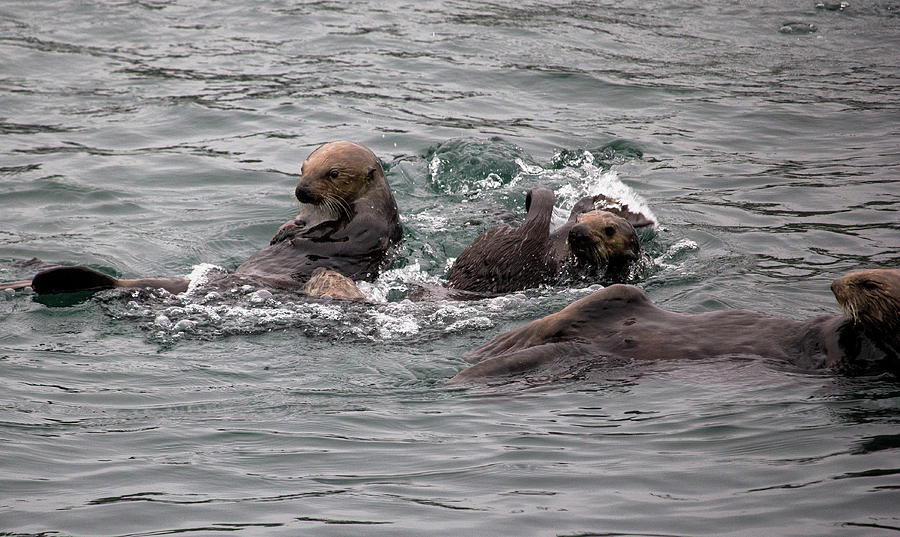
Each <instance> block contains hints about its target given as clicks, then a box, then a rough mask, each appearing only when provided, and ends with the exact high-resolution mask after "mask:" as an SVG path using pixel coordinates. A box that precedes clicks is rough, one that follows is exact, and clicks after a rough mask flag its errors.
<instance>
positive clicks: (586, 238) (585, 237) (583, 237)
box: [569, 224, 593, 243]
mask: <svg viewBox="0 0 900 537" xmlns="http://www.w3.org/2000/svg"><path fill="white" fill-rule="evenodd" d="M569 240H570V241H572V242H574V243H585V242H591V241H592V240H593V239H592V238H591V229H590V228H589V227H588V226H584V225H580V224H579V225H576V226H574V227H573V228H572V229H570V230H569Z"/></svg>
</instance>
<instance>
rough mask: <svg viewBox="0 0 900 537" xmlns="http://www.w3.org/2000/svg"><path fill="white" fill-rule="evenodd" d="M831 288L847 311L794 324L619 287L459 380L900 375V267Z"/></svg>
mask: <svg viewBox="0 0 900 537" xmlns="http://www.w3.org/2000/svg"><path fill="white" fill-rule="evenodd" d="M831 289H832V291H833V293H834V295H835V297H836V298H837V301H838V303H839V304H840V306H841V308H842V310H843V312H844V313H843V315H822V316H818V317H815V318H812V319H809V320H807V321H794V320H791V319H782V318H778V317H774V316H771V315H768V314H765V313H758V312H754V311H747V310H720V311H709V312H705V313H679V312H673V311H667V310H663V309H660V308H658V307H657V306H655V305H654V304H653V303H652V302H651V301H650V299H649V298H648V297H647V295H646V294H645V293H644V291H642V290H641V289H639V288H637V287H634V286H630V285H620V284H619V285H612V286H610V287H606V288H604V289H601V290H599V291H596V292H594V293H592V294H590V295H588V296H586V297H584V298H581V299H579V300H577V301H575V302H573V303H572V304H569V305H568V306H566V307H565V308H563V309H562V310H561V311H559V312H557V313H553V314H551V315H548V316H546V317H543V318H541V319H538V320H536V321H532V322H530V323H528V324H526V325H525V326H522V327H520V328H517V329H514V330H511V331H509V332H506V333H505V334H501V335H499V336H497V337H496V338H494V339H493V340H492V341H490V342H488V343H486V344H485V345H482V346H481V347H479V348H477V349H475V350H473V351H470V352H469V353H467V354H466V355H464V356H463V359H464V360H466V361H468V362H470V363H474V364H475V365H472V366H470V367H468V368H466V369H464V370H463V371H461V372H460V373H459V374H457V375H456V376H455V377H453V378H452V379H451V382H453V383H461V382H466V381H473V380H477V379H483V378H486V377H493V376H498V375H509V374H515V373H522V372H526V371H530V370H533V369H536V368H541V367H545V366H552V365H559V364H566V363H569V364H570V365H575V364H586V363H590V362H592V361H601V360H605V359H625V360H648V359H649V360H673V359H704V358H712V357H717V356H760V357H764V358H770V359H777V360H781V361H785V362H790V363H793V364H795V365H797V366H798V367H801V368H803V369H810V370H812V369H831V370H833V371H836V372H839V373H844V374H848V375H861V374H873V373H885V372H887V373H892V374H893V375H895V376H900V270H898V269H873V270H862V271H858V272H853V273H850V274H847V275H845V276H843V277H841V278H838V279H836V280H834V282H833V283H832V286H831ZM567 361H568V362H567Z"/></svg>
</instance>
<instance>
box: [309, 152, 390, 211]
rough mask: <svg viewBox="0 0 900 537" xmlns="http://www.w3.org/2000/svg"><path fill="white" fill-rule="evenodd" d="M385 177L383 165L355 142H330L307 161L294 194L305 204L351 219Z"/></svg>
mask: <svg viewBox="0 0 900 537" xmlns="http://www.w3.org/2000/svg"><path fill="white" fill-rule="evenodd" d="M383 177H384V170H383V169H382V168H381V163H380V162H379V161H378V159H377V158H376V157H375V155H374V154H373V153H372V152H371V151H370V150H368V149H367V148H365V147H363V146H361V145H359V144H355V143H353V142H329V143H327V144H325V145H322V146H320V147H319V148H318V149H316V150H315V151H313V152H312V153H310V155H309V157H307V158H306V161H305V162H304V163H303V165H302V166H301V167H300V183H299V184H298V185H297V188H296V190H295V191H294V193H295V195H296V196H297V199H298V200H300V202H301V203H309V204H312V205H317V206H321V207H323V208H325V209H327V210H329V211H330V212H332V213H333V214H334V215H335V216H339V215H344V216H349V215H350V213H351V205H352V204H353V202H354V201H356V199H358V198H359V197H361V195H362V194H363V193H365V192H366V191H367V190H368V188H369V186H370V185H371V184H372V183H374V182H375V181H376V180H377V179H378V178H383Z"/></svg>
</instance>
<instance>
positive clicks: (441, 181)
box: [0, 0, 900, 537]
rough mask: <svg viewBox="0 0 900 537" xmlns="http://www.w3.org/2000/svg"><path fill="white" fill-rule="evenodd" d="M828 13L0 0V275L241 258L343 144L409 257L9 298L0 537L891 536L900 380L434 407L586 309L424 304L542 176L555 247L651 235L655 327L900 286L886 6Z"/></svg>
mask: <svg viewBox="0 0 900 537" xmlns="http://www.w3.org/2000/svg"><path fill="white" fill-rule="evenodd" d="M817 3H818V2H816V1H815V0H799V1H782V0H762V1H749V0H732V1H714V0H695V1H691V0H687V1H681V2H663V1H655V0H654V1H636V0H618V1H598V2H579V1H573V2H563V1H549V2H530V1H525V2H512V1H509V2H507V1H496V2H478V1H468V0H467V1H453V0H445V1H440V2H435V1H420V2H406V1H395V0H386V1H380V2H355V1H350V0H334V1H329V0H320V1H289V0H260V1H253V2H246V1H244V2H239V1H232V0H224V1H218V2H212V1H203V0H197V1H193V0H134V1H130V0H129V1H125V0H121V1H117V0H108V1H103V2H97V1H90V0H79V1H75V0H55V1H36V0H27V1H24V0H4V1H3V2H2V3H0V185H2V187H0V281H9V280H20V279H26V278H30V277H31V275H32V274H33V272H34V264H33V263H29V260H31V259H32V258H39V259H41V260H43V261H45V262H48V263H63V264H85V265H89V266H92V267H95V268H98V269H101V270H104V271H106V272H109V273H111V274H115V275H119V276H122V277H138V276H150V275H167V276H186V275H189V274H190V275H193V276H194V277H195V278H202V276H203V275H204V274H206V273H208V272H209V271H216V270H231V269H234V268H235V267H237V266H238V265H239V264H240V263H241V262H242V261H243V260H244V259H246V258H247V257H248V256H249V255H250V254H251V253H253V252H254V251H256V250H257V249H259V248H261V247H263V246H264V245H266V244H267V243H268V241H269V239H270V237H271V236H272V235H273V234H274V232H275V230H276V229H277V228H278V227H279V225H280V224H281V223H282V222H284V221H286V220H287V219H289V218H291V217H292V216H293V215H294V214H295V213H296V211H297V208H298V203H297V201H296V200H295V199H294V198H293V188H294V186H295V184H296V182H297V179H298V173H299V164H300V163H301V162H302V161H303V159H305V158H306V156H307V155H308V154H309V152H310V151H311V150H312V149H313V148H315V147H316V146H318V145H319V144H321V143H323V142H327V141H331V140H338V139H350V140H355V141H358V142H361V143H364V144H366V145H367V146H369V147H370V148H372V149H373V150H374V152H375V153H376V154H377V155H378V156H379V158H380V159H381V160H382V161H383V163H384V165H385V168H386V170H387V177H388V180H389V182H390V183H391V186H392V188H393V189H394V191H395V194H396V197H397V201H398V205H399V209H400V212H401V214H402V222H403V226H404V230H405V241H404V243H403V245H402V247H401V249H400V251H399V252H398V256H397V259H396V261H395V262H394V264H393V265H392V266H391V267H390V269H389V270H388V271H386V272H385V273H384V274H383V275H382V277H381V278H380V279H379V280H378V281H376V282H374V283H372V284H369V285H364V286H363V289H364V291H365V292H366V294H367V295H368V296H369V297H370V301H369V302H368V303H365V304H344V303H339V302H331V303H329V302H315V303H313V302H308V301H304V300H303V299H301V298H290V297H288V298H285V297H280V296H275V297H268V296H266V295H265V294H261V293H259V292H258V290H256V289H252V288H251V289H244V288H241V289H235V290H234V292H232V293H227V294H226V295H227V296H217V295H212V296H211V295H208V294H203V293H193V294H191V293H188V294H187V295H178V296H171V295H165V294H163V293H160V292H149V291H140V292H135V291H109V292H104V293H100V294H97V295H95V296H93V297H86V296H67V297H62V298H59V297H57V298H55V299H43V298H40V299H39V298H38V297H36V296H35V295H34V294H31V293H29V292H20V293H6V292H2V293H0V535H3V536H35V537H36V536H41V537H51V536H79V537H81V536H84V537H87V536H118V537H125V536H129V537H137V536H142V537H143V536H160V535H174V534H177V535H184V536H190V537H194V536H221V535H239V536H243V535H246V536H275V535H286V536H287V535H290V536H295V535H304V536H356V535H365V536H419V535H428V536H470V535H471V536H494V535H497V536H501V535H510V536H584V537H587V536H648V537H649V536H666V537H675V536H677V537H688V536H759V535H766V536H812V535H815V536H881V535H897V534H898V532H900V382H898V381H896V380H892V379H889V378H881V377H876V378H873V377H866V378H845V377H840V376H835V375H832V374H829V373H808V372H802V371H796V370H793V369H791V368H789V367H787V366H785V365H784V364H778V363H772V362H770V361H767V360H764V359H750V358H748V359H746V360H734V359H723V360H717V361H705V362H700V361H693V360H690V359H689V358H688V357H686V359H685V360H683V361H678V362H668V363H651V362H647V363H633V364H603V363H602V362H599V363H598V364H597V365H596V367H595V368H594V369H592V370H590V371H589V372H587V373H585V374H581V375H577V376H574V377H571V378H544V377H541V376H540V375H530V376H526V377H522V378H517V379H512V380H511V381H509V382H500V383H492V384H485V385H475V386H465V387H457V386H448V385H447V384H446V380H447V379H448V378H450V377H451V376H453V375H454V374H455V373H457V372H458V371H460V370H461V369H462V368H463V367H464V366H465V365H466V364H464V362H463V361H462V360H461V359H460V356H461V355H462V354H463V353H465V352H466V351H467V350H470V349H472V348H474V347H476V346H478V345H480V344H482V343H484V342H485V341H487V340H489V339H490V338H492V337H494V336H495V335H497V334H499V333H501V332H503V331H505V330H508V329H511V328H513V327H516V326H519V325H521V324H523V323H525V322H527V321H529V320H532V319H535V318H538V317H540V316H543V315H546V314H549V313H552V312H554V311H557V310H558V309H560V308H561V307H563V306H564V305H566V304H568V303H569V302H571V301H573V300H575V299H576V298H578V297H581V296H584V295H585V294H586V293H588V292H590V291H591V290H592V289H595V288H596V287H595V286H594V284H592V283H591V282H585V283H584V284H578V285H570V286H549V287H544V288H540V289H533V290H528V291H525V292H522V293H516V294H512V295H508V296H503V297H498V298H493V299H485V300H477V301H469V302H454V301H450V300H439V299H434V300H418V301H416V300H410V299H409V293H410V291H411V289H414V288H415V287H416V286H419V285H440V284H441V282H442V281H443V279H444V278H445V277H446V270H447V267H448V266H449V263H451V262H452V260H453V259H454V258H455V257H456V256H457V255H458V254H459V253H460V251H461V250H462V249H463V248H464V247H465V246H466V245H467V244H468V243H469V242H471V240H472V239H474V237H476V236H477V235H478V234H479V233H481V232H482V231H483V230H485V229H487V228H489V227H492V226H494V225H497V224H498V223H500V222H512V223H515V222H517V221H519V219H520V218H521V215H522V213H523V212H524V197H525V192H526V191H527V190H528V189H529V188H531V187H533V186H537V185H545V186H549V187H551V188H553V189H554V191H555V192H556V194H557V200H558V201H557V203H558V214H557V215H556V221H557V222H561V221H562V220H563V219H564V218H565V216H566V211H567V210H568V209H569V208H570V207H571V205H572V204H573V203H574V202H575V201H576V200H577V199H578V198H579V197H580V196H582V195H586V194H594V193H599V192H604V193H612V194H613V195H616V196H619V197H621V198H623V199H625V200H628V201H629V202H630V203H632V204H635V205H636V206H640V207H642V208H643V209H644V210H645V211H648V212H650V213H652V214H653V215H654V216H655V218H656V219H657V221H658V223H659V225H658V227H657V228H656V229H655V230H652V231H648V232H645V233H643V237H642V238H643V240H644V245H645V249H646V256H645V257H646V258H645V259H644V262H643V263H642V265H641V266H640V270H638V271H636V272H635V273H634V274H633V279H632V283H635V284H636V285H639V286H640V287H642V288H643V289H645V290H646V291H647V292H648V294H649V295H650V296H651V298H652V299H653V300H654V301H655V302H656V303H658V304H660V305H662V306H664V307H666V308H669V309H674V310H679V311H706V310H713V309H721V308H747V309H753V310H760V311H766V312H770V313H772V314H774V315H779V316H783V317H788V318H793V319H804V318H808V317H811V316H815V315H820V314H823V313H836V312H837V311H838V310H837V305H836V303H835V301H834V299H833V297H832V295H831V293H830V291H829V284H830V281H831V280H832V279H833V278H835V277H837V276H839V275H841V274H844V273H846V272H849V271H852V270H855V269H859V268H879V267H880V268H897V267H898V266H900V2H897V1H896V0H872V1H862V0H850V2H849V5H845V6H843V7H842V6H841V4H842V3H841V2H833V1H829V2H822V3H821V5H820V6H817ZM844 4H847V3H846V2H844Z"/></svg>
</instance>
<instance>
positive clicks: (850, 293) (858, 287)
mask: <svg viewBox="0 0 900 537" xmlns="http://www.w3.org/2000/svg"><path fill="white" fill-rule="evenodd" d="M831 292H832V293H834V297H835V298H836V299H837V301H838V304H840V305H841V309H842V310H844V314H845V315H846V316H847V317H849V318H850V319H852V320H853V322H854V323H856V324H859V325H862V327H863V329H865V330H866V332H868V333H869V334H871V335H873V336H875V337H878V338H879V339H887V340H888V341H893V342H894V343H895V344H896V343H897V340H898V338H900V269H871V270H860V271H857V272H851V273H850V274H847V275H845V276H841V277H840V278H838V279H836V280H834V281H833V282H832V283H831Z"/></svg>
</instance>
